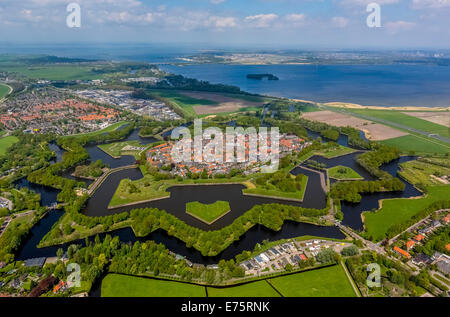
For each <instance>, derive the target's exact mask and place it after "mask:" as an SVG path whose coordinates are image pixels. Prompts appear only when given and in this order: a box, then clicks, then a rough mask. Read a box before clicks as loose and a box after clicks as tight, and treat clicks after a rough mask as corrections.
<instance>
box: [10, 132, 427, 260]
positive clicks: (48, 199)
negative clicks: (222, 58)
mask: <svg viewBox="0 0 450 317" xmlns="http://www.w3.org/2000/svg"><path fill="white" fill-rule="evenodd" d="M128 140H138V141H140V142H141V143H143V144H149V143H152V142H155V141H156V139H152V138H141V137H140V136H139V134H138V131H134V132H133V133H132V134H130V135H129V137H128V138H127V139H125V140H123V141H128ZM338 142H339V144H341V145H346V146H348V138H347V137H346V136H341V137H340V138H339V141H338ZM51 148H52V150H53V151H55V154H56V160H55V162H56V161H59V160H61V158H62V153H63V151H62V150H61V149H60V148H59V147H57V146H56V145H52V147H51ZM86 150H87V151H88V153H89V155H90V160H91V161H93V162H94V161H97V160H99V159H101V160H102V161H103V162H105V163H106V164H108V165H109V166H110V167H111V168H116V167H121V166H128V165H130V164H132V163H134V157H131V156H123V157H121V158H120V159H113V158H112V157H110V156H109V155H107V154H106V153H104V152H103V151H101V150H100V149H99V148H98V147H97V145H90V146H87V147H86ZM360 154H361V152H354V153H351V154H348V155H344V156H340V157H336V158H332V159H325V158H323V157H319V156H314V157H312V159H314V160H316V161H318V162H321V163H324V164H325V165H326V166H327V168H329V167H333V166H337V165H343V166H348V167H351V168H352V169H354V170H356V171H357V172H358V173H359V174H360V175H361V176H363V177H364V179H366V180H373V177H372V176H371V175H370V174H369V173H367V171H365V170H364V169H363V168H361V167H360V166H359V165H358V164H357V163H356V157H357V156H358V155H360ZM412 159H414V157H402V158H400V159H399V160H396V161H393V162H391V163H389V164H386V165H383V166H382V169H383V170H385V171H387V172H389V173H390V174H391V175H393V176H396V173H397V170H398V168H399V166H398V165H399V164H400V163H402V162H405V161H408V160H412ZM291 173H292V174H294V175H297V174H299V173H301V174H305V175H307V176H308V184H307V188H306V192H305V197H304V200H303V202H301V203H300V202H289V201H285V200H276V199H270V198H262V197H250V196H245V195H243V194H242V189H243V188H244V186H243V185H235V184H233V185H231V184H229V185H215V186H173V187H170V188H169V189H168V191H169V192H170V198H165V199H161V200H157V201H152V202H148V203H142V204H136V205H133V206H127V207H121V208H116V209H108V204H109V202H110V200H111V198H112V196H113V195H114V193H115V190H116V189H117V186H118V185H119V183H120V181H121V180H122V179H126V178H128V179H131V180H138V179H140V178H142V177H143V175H142V173H141V171H140V170H139V169H137V168H133V169H125V170H121V171H118V172H115V173H112V174H111V175H109V176H108V177H107V178H106V179H105V181H104V182H103V183H102V184H101V186H100V187H99V188H98V189H97V190H96V191H95V193H94V194H93V195H92V197H91V198H90V199H89V200H88V202H87V204H86V206H85V208H84V209H83V210H82V212H83V213H84V214H85V215H87V216H93V217H94V216H95V217H98V216H107V215H111V214H114V213H121V212H124V211H130V210H132V209H136V208H147V207H152V208H158V209H162V210H165V211H167V212H168V213H170V214H172V215H174V216H176V217H177V218H179V219H180V220H183V221H184V222H186V223H187V224H189V225H191V226H193V227H196V228H200V229H203V230H218V229H221V228H223V227H225V226H228V225H230V224H231V223H232V222H233V221H234V220H235V219H236V218H238V217H239V216H241V215H242V214H244V213H245V212H246V211H248V210H250V209H251V208H252V207H253V206H255V205H258V204H270V203H279V204H290V205H296V206H302V207H305V208H317V209H322V208H325V206H326V193H325V191H324V189H323V187H322V184H321V180H320V174H319V173H318V172H314V171H311V170H309V169H305V167H304V166H298V167H296V168H294V169H293V170H292V171H291ZM63 176H64V177H70V173H65V174H64V175H63ZM405 184H406V187H405V190H404V191H403V192H391V193H376V194H371V195H363V198H362V200H361V202H360V203H358V204H348V203H343V204H342V211H343V213H344V220H343V221H342V223H343V224H344V225H346V226H349V227H351V228H353V229H355V230H357V231H361V230H362V229H363V222H362V220H361V213H362V212H363V211H370V210H372V209H377V208H378V201H379V200H380V199H387V198H407V197H413V196H420V195H421V192H420V191H418V190H417V189H416V188H415V187H414V186H412V185H411V184H409V183H407V182H405ZM17 185H18V186H19V187H28V188H30V189H32V190H34V191H36V192H37V193H40V194H41V204H42V205H46V206H50V205H52V204H54V203H55V202H56V200H57V194H58V192H59V191H58V190H56V189H53V188H49V187H45V186H41V185H36V184H32V183H30V182H28V181H27V180H26V179H22V180H20V181H19V182H17ZM87 185H89V182H87ZM218 200H225V201H228V202H229V203H230V207H231V212H230V213H229V214H227V215H226V216H224V217H223V218H221V219H220V220H218V221H217V222H215V223H213V224H212V225H207V224H205V223H203V222H201V221H199V220H197V219H195V218H194V217H191V216H189V215H188V214H186V212H185V205H186V203H187V202H191V201H199V202H201V203H205V204H209V203H213V202H215V201H218ZM63 213H64V212H63V211H58V210H55V211H51V212H49V213H48V214H47V215H46V216H45V217H44V218H43V219H42V220H41V221H40V222H39V223H38V224H36V225H35V226H34V227H33V229H32V231H31V234H30V235H29V237H28V238H27V239H26V241H24V243H23V245H22V246H21V248H20V249H19V252H18V256H17V259H18V260H24V259H28V258H35V257H51V256H55V254H56V250H57V249H58V248H63V249H64V248H67V247H68V245H70V244H74V243H76V244H82V245H83V244H84V243H85V241H84V240H81V241H74V242H71V243H69V244H67V245H59V246H54V247H46V248H37V245H38V243H39V242H40V241H41V239H42V238H43V237H44V236H45V234H47V232H49V231H50V229H51V228H52V226H53V225H54V224H55V223H56V222H57V221H58V220H59V218H60V217H61V216H62V215H63ZM106 234H109V235H111V236H118V237H119V239H120V240H121V241H122V242H125V243H126V242H131V243H133V242H135V241H147V240H153V241H155V242H157V243H162V244H164V245H165V246H166V247H167V248H168V249H169V250H170V251H172V252H174V253H177V254H180V255H182V256H185V257H186V258H187V259H188V260H190V261H192V262H194V263H201V264H214V263H217V262H218V261H219V260H220V259H225V260H228V259H232V258H234V257H235V256H236V255H238V254H240V253H242V252H243V251H245V250H253V249H254V247H255V246H256V244H258V243H262V242H263V241H264V240H269V241H276V240H280V239H288V238H294V237H299V236H305V235H311V236H318V237H324V238H335V239H343V238H345V235H344V234H343V233H342V232H340V230H339V229H338V228H337V227H335V226H318V225H313V224H306V223H297V222H292V221H286V222H285V223H284V225H283V226H282V228H281V230H280V231H277V232H274V231H272V230H270V229H267V228H265V227H264V226H260V225H256V226H254V227H253V228H251V229H250V230H249V231H248V232H246V233H245V234H244V235H243V236H242V237H241V238H240V240H238V241H236V242H235V243H233V244H232V245H231V246H229V247H228V248H227V249H225V250H224V251H223V252H222V253H221V254H219V255H218V256H215V257H204V256H202V255H201V253H200V252H199V251H197V250H195V249H193V248H187V247H186V245H185V243H184V242H183V241H180V240H179V239H177V238H175V237H172V236H169V235H168V234H167V233H166V232H165V231H163V230H157V231H155V232H153V233H151V234H150V235H148V236H147V237H144V238H137V237H136V236H135V235H134V233H133V231H132V229H131V228H125V229H120V230H116V231H113V232H109V233H104V234H101V235H100V237H101V238H102V237H104V236H105V235H106ZM90 239H93V237H91V238H90Z"/></svg>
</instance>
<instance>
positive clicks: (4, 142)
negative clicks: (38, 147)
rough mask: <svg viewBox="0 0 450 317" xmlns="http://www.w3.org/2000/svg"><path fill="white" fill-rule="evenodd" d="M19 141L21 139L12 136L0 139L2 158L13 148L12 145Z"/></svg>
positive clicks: (0, 154)
mask: <svg viewBox="0 0 450 317" xmlns="http://www.w3.org/2000/svg"><path fill="white" fill-rule="evenodd" d="M18 141H19V139H18V138H17V137H15V136H12V135H10V136H7V137H3V138H0V156H3V155H5V153H6V151H7V150H8V149H9V148H10V147H11V145H13V144H14V143H16V142H18Z"/></svg>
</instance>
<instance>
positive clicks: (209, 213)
mask: <svg viewBox="0 0 450 317" xmlns="http://www.w3.org/2000/svg"><path fill="white" fill-rule="evenodd" d="M230 210H231V209H230V204H229V203H228V202H227V201H216V202H215V203H213V204H209V205H206V204H202V203H199V202H198V201H193V202H190V203H187V204H186V212H187V213H188V214H189V215H191V216H193V217H195V218H197V219H199V220H201V221H203V222H206V223H207V224H211V223H213V222H215V221H216V220H217V219H219V218H221V217H222V216H223V215H225V214H226V213H228V212H229V211H230Z"/></svg>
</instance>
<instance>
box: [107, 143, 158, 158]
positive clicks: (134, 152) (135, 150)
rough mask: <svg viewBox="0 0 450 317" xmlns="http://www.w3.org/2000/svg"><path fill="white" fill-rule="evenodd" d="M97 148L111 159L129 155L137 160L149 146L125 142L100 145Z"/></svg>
mask: <svg viewBox="0 0 450 317" xmlns="http://www.w3.org/2000/svg"><path fill="white" fill-rule="evenodd" d="M98 147H99V148H100V149H101V150H102V151H103V152H105V153H106V154H108V155H109V156H111V157H113V158H119V157H121V156H122V155H131V156H134V157H135V158H139V155H140V153H141V152H142V151H144V150H145V149H146V148H147V147H149V146H148V145H147V146H145V145H142V144H140V143H139V141H126V142H116V143H109V144H102V145H99V146H98Z"/></svg>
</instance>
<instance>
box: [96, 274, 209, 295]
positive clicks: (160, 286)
mask: <svg viewBox="0 0 450 317" xmlns="http://www.w3.org/2000/svg"><path fill="white" fill-rule="evenodd" d="M167 296H170V297H205V296H206V292H205V288H204V287H203V286H197V285H190V284H183V283H178V282H171V281H161V280H152V279H146V278H140V277H132V276H125V275H118V274H109V275H107V276H106V277H105V278H104V279H103V281H102V297H167Z"/></svg>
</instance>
